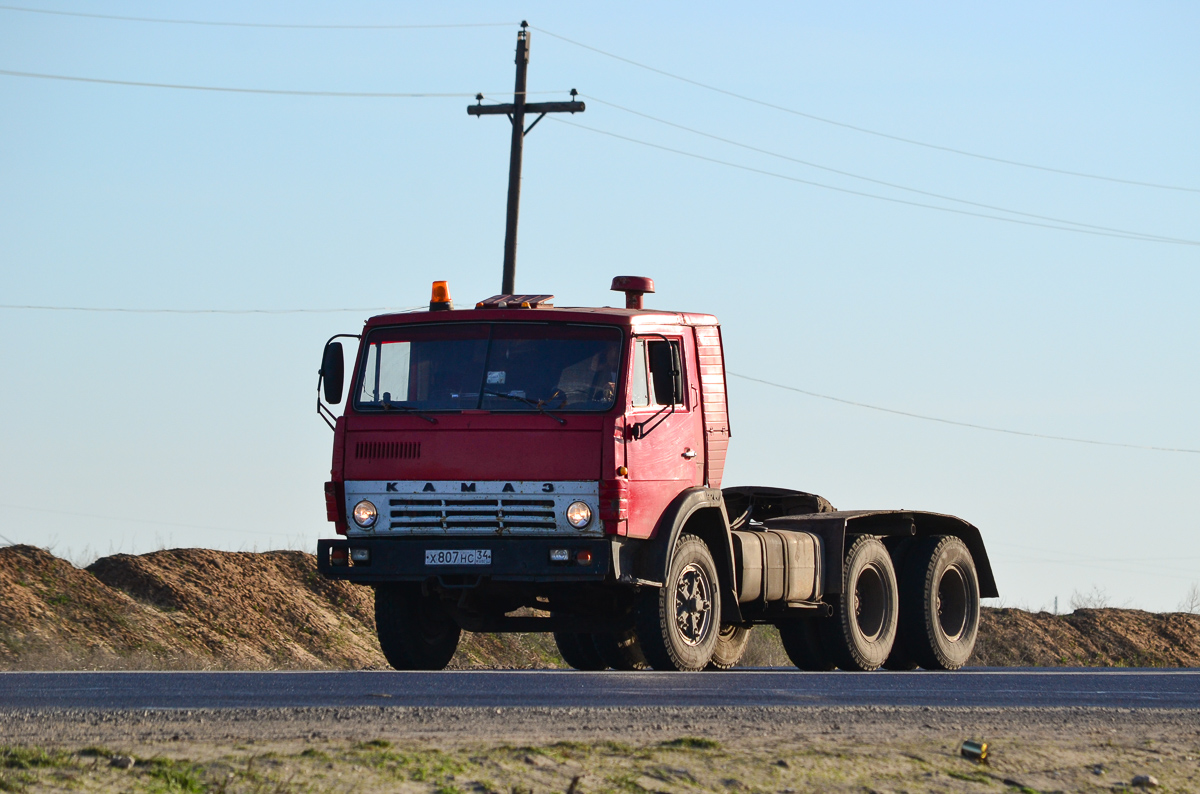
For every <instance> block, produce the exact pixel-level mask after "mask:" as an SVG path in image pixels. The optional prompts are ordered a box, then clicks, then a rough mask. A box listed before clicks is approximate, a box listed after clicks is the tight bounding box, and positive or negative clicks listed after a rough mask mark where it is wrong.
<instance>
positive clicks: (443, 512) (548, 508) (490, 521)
mask: <svg viewBox="0 0 1200 794" xmlns="http://www.w3.org/2000/svg"><path fill="white" fill-rule="evenodd" d="M388 507H389V508H390V511H391V520H392V521H391V527H390V528H391V529H393V530H423V529H437V530H448V531H453V530H468V531H469V530H479V529H485V530H486V529H494V530H497V531H499V530H522V529H537V530H547V529H550V530H552V529H554V526H555V520H554V500H553V499H539V498H537V497H520V496H506V497H505V498H499V497H498V496H486V495H482V494H481V495H480V496H459V495H457V494H456V495H455V496H454V497H452V498H451V497H445V498H441V497H434V496H430V497H426V496H405V497H402V498H399V499H389V500H388Z"/></svg>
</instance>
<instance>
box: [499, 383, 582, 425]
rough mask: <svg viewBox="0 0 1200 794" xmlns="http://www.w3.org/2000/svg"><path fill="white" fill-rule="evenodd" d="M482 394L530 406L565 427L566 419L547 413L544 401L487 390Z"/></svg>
mask: <svg viewBox="0 0 1200 794" xmlns="http://www.w3.org/2000/svg"><path fill="white" fill-rule="evenodd" d="M483 393H484V394H486V395H488V396H491V397H503V398H504V399H506V400H516V401H517V402H522V403H525V404H526V405H532V406H533V407H534V408H536V409H538V413H541V414H545V415H546V416H548V417H550V418H551V419H553V420H554V421H555V422H558V423H559V424H560V425H565V424H566V423H567V420H566V419H563V418H562V417H561V416H559V415H557V414H552V413H550V412H549V411H547V410H546V403H545V401H544V400H531V399H529V398H528V397H519V396H518V395H516V394H505V393H504V392H498V391H488V390H487V389H484V390H483Z"/></svg>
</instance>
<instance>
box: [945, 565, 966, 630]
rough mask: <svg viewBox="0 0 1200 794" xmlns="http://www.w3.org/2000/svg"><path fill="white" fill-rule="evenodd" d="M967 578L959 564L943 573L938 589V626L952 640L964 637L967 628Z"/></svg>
mask: <svg viewBox="0 0 1200 794" xmlns="http://www.w3.org/2000/svg"><path fill="white" fill-rule="evenodd" d="M967 601H968V598H967V580H966V577H965V576H963V572H962V570H961V569H960V568H959V567H958V566H957V565H951V566H950V567H949V568H947V569H946V572H945V573H943V574H942V578H941V581H939V582H938V589H937V620H938V627H939V628H941V630H942V633H943V634H945V635H946V639H948V640H950V641H951V642H955V641H957V640H958V639H959V638H961V637H962V635H963V632H964V631H966V628H967Z"/></svg>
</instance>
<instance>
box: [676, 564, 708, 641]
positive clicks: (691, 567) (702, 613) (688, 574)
mask: <svg viewBox="0 0 1200 794" xmlns="http://www.w3.org/2000/svg"><path fill="white" fill-rule="evenodd" d="M712 622H713V614H712V581H711V580H710V579H709V578H708V573H707V572H705V570H704V569H703V568H701V567H700V566H699V565H697V564H696V563H694V562H693V563H689V564H688V565H687V566H686V567H685V568H684V569H683V570H682V571H680V572H679V579H678V580H677V582H676V584H675V626H676V628H678V629H679V635H680V638H681V639H682V640H683V642H684V643H685V644H687V645H691V646H696V645H700V644H701V643H703V642H704V640H706V639H707V638H708V634H709V630H710V629H711V628H712Z"/></svg>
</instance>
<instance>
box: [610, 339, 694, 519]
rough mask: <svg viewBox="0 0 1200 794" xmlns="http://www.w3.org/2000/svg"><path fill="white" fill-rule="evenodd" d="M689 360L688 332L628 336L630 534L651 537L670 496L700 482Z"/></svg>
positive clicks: (691, 348)
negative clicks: (629, 349) (630, 344)
mask: <svg viewBox="0 0 1200 794" xmlns="http://www.w3.org/2000/svg"><path fill="white" fill-rule="evenodd" d="M694 362H695V345H694V341H693V340H692V338H691V335H690V334H689V335H687V336H684V335H682V334H680V335H678V336H675V335H671V334H666V335H663V334H645V335H640V336H635V337H634V338H633V348H632V354H631V356H630V364H631V371H630V380H629V383H630V390H629V394H630V399H629V403H630V404H629V406H628V412H627V414H626V428H627V430H626V441H625V456H626V464H625V465H626V466H627V467H628V469H629V535H630V536H631V537H639V538H646V537H650V535H651V534H653V532H654V528H655V525H656V524H657V523H658V519H659V516H661V515H662V513H663V511H664V510H665V509H666V508H667V505H669V504H670V503H671V500H672V499H674V498H675V497H676V496H678V495H679V493H680V492H681V491H683V490H685V489H687V488H691V487H694V486H697V485H702V484H703V483H704V439H703V435H702V430H703V427H702V424H703V423H702V418H701V415H700V404H699V389H698V386H697V383H696V380H695V378H696V368H695V365H694Z"/></svg>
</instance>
